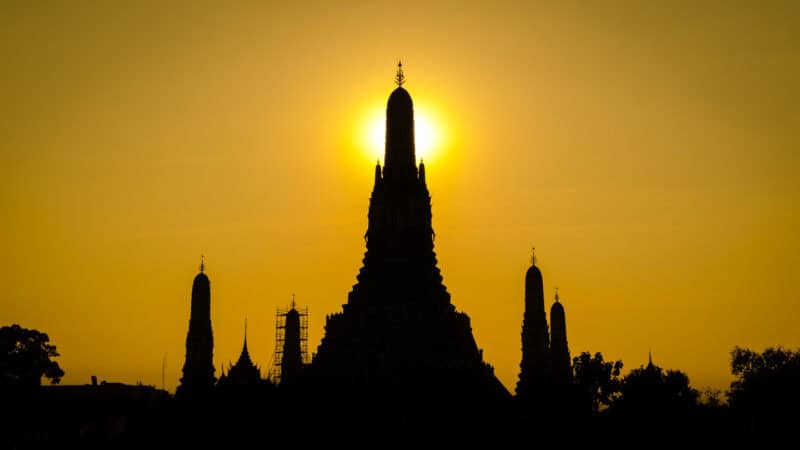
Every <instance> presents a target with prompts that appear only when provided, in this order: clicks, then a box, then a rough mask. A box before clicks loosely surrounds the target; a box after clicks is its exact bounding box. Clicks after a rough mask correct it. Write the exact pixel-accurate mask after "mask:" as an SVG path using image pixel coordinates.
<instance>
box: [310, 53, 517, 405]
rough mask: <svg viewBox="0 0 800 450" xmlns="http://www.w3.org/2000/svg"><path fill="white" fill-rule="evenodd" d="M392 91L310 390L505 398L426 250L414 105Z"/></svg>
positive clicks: (427, 217)
mask: <svg viewBox="0 0 800 450" xmlns="http://www.w3.org/2000/svg"><path fill="white" fill-rule="evenodd" d="M395 82H396V84H397V88H396V89H395V90H394V91H393V92H392V93H391V95H390V96H389V101H388V103H387V107H386V143H385V154H384V162H385V166H384V167H383V169H382V170H381V166H380V164H378V165H377V166H376V168H375V185H374V187H373V190H372V196H371V197H370V205H369V212H368V226H367V232H366V235H365V240H366V247H367V250H366V253H365V255H364V259H363V266H362V267H361V270H360V271H359V273H358V276H357V277H356V278H357V283H356V284H355V285H354V286H353V289H352V290H351V291H350V293H349V295H348V298H347V304H345V305H343V307H342V309H343V311H342V312H341V313H337V314H333V315H331V316H328V318H327V322H326V325H325V336H324V338H323V339H322V342H321V344H320V346H319V348H318V351H317V354H316V356H315V358H314V360H313V361H312V373H313V374H314V375H315V379H316V380H318V382H319V383H322V384H329V385H330V386H334V385H335V386H337V387H338V386H342V387H345V386H346V387H348V388H351V389H355V390H360V391H364V390H368V391H371V392H388V391H391V392H394V393H398V392H405V391H407V390H409V389H411V386H412V385H413V386H416V388H414V389H415V392H421V391H426V390H427V391H431V390H433V391H436V392H442V391H446V390H448V389H452V390H456V389H460V392H462V393H474V392H484V393H486V392H491V393H492V395H496V394H498V393H501V394H506V395H507V392H506V391H505V389H504V388H503V387H502V385H501V384H500V383H499V381H497V379H496V378H495V376H494V374H493V370H492V368H491V367H490V366H488V365H487V364H485V363H484V362H483V360H482V352H481V350H479V349H478V346H477V345H476V343H475V340H474V338H473V336H472V329H471V326H470V320H469V317H468V316H467V315H466V314H465V313H463V312H457V311H456V310H455V307H454V306H453V305H452V304H451V303H450V294H449V293H448V292H447V289H446V288H445V286H444V284H443V283H442V276H441V274H440V272H439V268H438V267H437V261H436V254H435V253H434V251H433V241H434V232H433V226H432V223H431V203H430V194H429V192H428V187H427V185H426V179H425V166H424V164H421V163H420V164H419V167H417V164H416V155H415V148H414V105H413V101H412V100H411V95H410V94H409V93H408V91H406V90H405V89H404V88H403V84H404V82H405V76H404V74H403V70H402V65H401V64H398V71H397V76H396V78H395Z"/></svg>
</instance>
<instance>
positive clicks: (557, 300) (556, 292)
mask: <svg viewBox="0 0 800 450" xmlns="http://www.w3.org/2000/svg"><path fill="white" fill-rule="evenodd" d="M556 303H558V288H556Z"/></svg>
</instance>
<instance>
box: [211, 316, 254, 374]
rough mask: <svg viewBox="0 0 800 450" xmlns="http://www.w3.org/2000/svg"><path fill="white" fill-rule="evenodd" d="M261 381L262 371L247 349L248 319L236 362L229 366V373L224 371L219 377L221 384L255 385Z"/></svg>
mask: <svg viewBox="0 0 800 450" xmlns="http://www.w3.org/2000/svg"><path fill="white" fill-rule="evenodd" d="M260 382H261V371H260V369H259V368H258V366H256V365H255V363H253V360H252V359H250V352H248V351H247V320H245V322H244V343H243V344H242V352H241V354H240V355H239V359H238V360H237V361H236V364H233V365H229V366H228V373H227V375H226V374H225V372H222V373H221V374H220V377H219V383H218V384H219V385H220V386H228V385H230V386H255V385H257V384H259V383H260Z"/></svg>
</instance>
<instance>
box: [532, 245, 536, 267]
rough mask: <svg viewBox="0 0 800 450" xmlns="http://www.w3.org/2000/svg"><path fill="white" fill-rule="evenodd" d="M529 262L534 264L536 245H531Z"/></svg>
mask: <svg viewBox="0 0 800 450" xmlns="http://www.w3.org/2000/svg"><path fill="white" fill-rule="evenodd" d="M531 264H533V265H534V266H535V265H536V247H531Z"/></svg>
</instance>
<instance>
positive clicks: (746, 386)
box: [728, 347, 800, 418]
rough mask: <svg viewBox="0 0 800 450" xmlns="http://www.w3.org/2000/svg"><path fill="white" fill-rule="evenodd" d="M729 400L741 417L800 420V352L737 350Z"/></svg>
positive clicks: (734, 355) (732, 358)
mask: <svg viewBox="0 0 800 450" xmlns="http://www.w3.org/2000/svg"><path fill="white" fill-rule="evenodd" d="M731 372H732V374H733V375H734V376H735V377H736V379H735V380H734V381H733V382H732V383H731V389H730V392H729V393H728V399H729V402H730V405H731V408H732V409H733V410H734V411H735V412H736V413H738V414H740V415H741V414H744V415H752V416H759V417H762V418H768V417H772V418H787V417H798V416H800V382H798V380H800V351H791V350H785V349H783V348H781V347H777V348H774V347H770V348H767V349H766V350H764V352H763V353H758V352H754V351H752V350H749V349H743V348H739V347H734V349H733V351H732V352H731Z"/></svg>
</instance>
